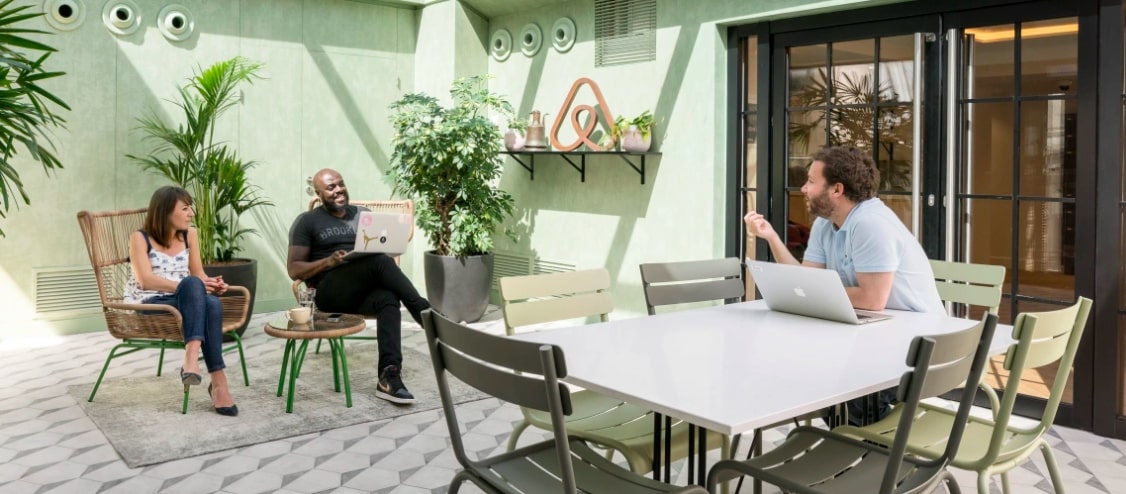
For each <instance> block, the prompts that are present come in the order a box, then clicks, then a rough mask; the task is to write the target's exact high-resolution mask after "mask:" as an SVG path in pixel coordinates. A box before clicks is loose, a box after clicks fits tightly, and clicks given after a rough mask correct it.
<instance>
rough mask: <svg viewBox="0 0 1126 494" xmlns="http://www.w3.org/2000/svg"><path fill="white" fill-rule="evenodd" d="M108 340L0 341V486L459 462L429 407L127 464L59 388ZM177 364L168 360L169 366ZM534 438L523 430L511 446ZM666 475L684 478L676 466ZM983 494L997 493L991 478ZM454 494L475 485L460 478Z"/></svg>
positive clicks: (319, 484) (1069, 478)
mask: <svg viewBox="0 0 1126 494" xmlns="http://www.w3.org/2000/svg"><path fill="white" fill-rule="evenodd" d="M269 316H270V314H260V315H258V316H256V317H255V319H254V321H253V322H252V324H251V326H250V329H248V331H247V337H246V338H245V340H244V342H245V345H246V348H247V354H248V358H253V356H254V355H256V354H258V353H261V352H262V351H264V350H265V349H268V348H270V347H269V345H280V344H281V343H280V341H278V340H274V339H272V338H269V337H268V336H266V335H265V334H264V333H262V331H261V330H260V329H258V328H261V326H262V324H263V323H264V322H265V321H266V320H267V318H268V317H269ZM404 319H406V320H409V318H404ZM491 319H492V322H486V323H484V324H483V326H484V327H485V328H486V329H488V330H491V331H497V332H503V329H502V328H501V327H500V326H499V324H498V322H497V321H496V315H495V314H494V315H493V316H492V317H491ZM114 343H115V340H113V339H112V338H111V337H109V336H108V335H107V334H104V333H93V334H82V335H75V336H67V337H61V338H50V339H47V340H24V341H12V342H5V343H2V344H0V362H3V372H2V373H0V493H3V494H9V493H12V494H15V493H25V492H26V493H72V492H73V493H93V492H105V493H119V492H120V493H148V492H168V493H194V492H200V493H202V492H223V493H238V494H241V493H258V492H292V493H318V492H339V493H358V492H376V493H385V492H390V493H429V492H445V490H446V485H447V483H448V482H449V480H450V479H451V478H452V476H453V474H454V472H455V471H456V469H457V462H456V460H455V459H454V457H453V454H452V453H451V451H450V450H449V449H448V446H447V444H448V443H447V441H448V433H447V431H446V426H445V423H444V421H443V420H441V414H440V413H439V412H438V411H436V410H432V411H426V412H419V413H415V414H410V415H405V416H402V417H399V418H396V419H393V420H384V421H379V422H371V423H366V424H360V425H355V426H350V427H345V428H341V429H335V430H329V431H325V432H321V433H316V434H308V435H304V436H300V437H292V438H288V439H283V440H278V441H272V442H268V443H262V444H257V445H254V446H249V447H245V448H240V449H235V450H230V451H223V452H219V453H214V454H209V455H204V456H199V457H194V458H186V459H181V460H176V461H170V462H167V463H162V464H157V465H151V466H147V467H142V468H135V469H131V468H128V467H126V466H125V464H124V463H123V462H122V461H121V460H120V459H119V458H118V456H117V453H116V452H115V451H114V450H113V448H112V447H111V446H110V444H109V443H108V442H107V441H106V438H105V436H103V435H102V433H101V432H100V431H99V430H98V429H97V427H95V426H94V424H93V423H92V422H91V421H90V420H89V419H88V418H87V417H86V416H85V414H84V413H83V412H82V410H81V409H80V408H79V407H78V405H77V404H76V403H75V401H74V399H72V398H71V397H70V396H69V395H68V394H67V393H66V387H67V386H68V385H71V384H86V383H89V384H92V383H93V380H94V378H95V377H96V375H92V374H93V373H96V372H97V369H98V368H99V366H100V365H101V364H102V361H103V359H104V358H105V356H106V355H107V353H108V351H109V349H110V348H111V347H112V345H113V344H114ZM425 344H426V342H425V337H424V336H423V335H422V333H421V332H420V331H419V330H418V328H417V326H415V327H406V328H404V346H409V347H417V348H424V347H425ZM152 359H153V354H152V352H139V353H137V354H133V355H129V356H126V357H123V358H121V359H119V360H118V361H115V362H114V365H112V366H111V368H110V371H109V374H108V375H109V376H127V375H132V374H134V373H147V372H151V369H152ZM178 361H179V357H178V356H177V355H175V354H173V355H171V356H169V362H171V364H169V365H171V366H172V367H171V368H172V369H174V368H175V367H176V366H178ZM408 365H411V364H408ZM414 365H417V366H418V367H419V369H418V370H422V369H428V367H422V366H423V365H424V363H417V364H414ZM166 371H167V369H166ZM408 384H409V383H408ZM236 399H237V394H236ZM458 414H459V419H461V420H462V421H463V427H466V428H467V430H468V434H467V436H466V444H467V448H468V449H469V450H471V453H479V454H483V455H487V454H490V453H491V452H493V451H496V450H499V449H502V448H503V446H504V444H505V441H506V439H507V437H508V432H509V431H511V429H512V425H513V423H514V422H515V421H517V420H518V419H519V418H520V412H519V410H518V409H516V408H515V407H513V406H512V405H508V404H503V403H500V402H498V401H497V400H494V399H486V400H481V401H476V402H471V403H466V404H463V405H460V406H459V408H458ZM785 433H786V428H781V429H776V430H773V431H770V432H768V434H767V436H766V440H767V443H768V444H770V443H773V442H776V441H780V440H781V439H782V438H784V437H785ZM541 437H545V436H544V435H543V434H537V433H533V432H529V433H525V434H524V437H522V438H521V442H522V443H523V442H525V441H527V442H531V441H535V440H538V439H539V438H541ZM1049 441H1050V442H1051V443H1052V446H1053V448H1054V449H1055V452H1056V456H1057V459H1058V460H1059V462H1060V466H1061V468H1062V470H1063V476H1064V479H1065V481H1066V482H1067V487H1068V491H1069V492H1072V493H1088V492H1090V493H1097V492H1102V493H1114V492H1126V442H1124V441H1119V440H1114V439H1107V438H1103V437H1098V436H1094V435H1092V434H1089V433H1086V432H1082V431H1077V430H1073V429H1067V428H1062V427H1056V428H1054V429H1053V430H1052V431H1051V433H1050V437H1049ZM744 443H746V441H745V442H744ZM745 447H746V446H744V447H743V448H745ZM674 471H675V472H676V473H678V474H681V475H679V476H682V473H683V472H681V471H680V468H679V466H674ZM1045 473H1046V470H1045V468H1044V466H1043V462H1042V460H1041V459H1040V458H1039V456H1036V457H1035V459H1034V460H1033V461H1032V462H1029V463H1026V464H1025V466H1023V467H1021V468H1018V469H1017V470H1016V471H1014V472H1013V473H1012V474H1011V477H1012V482H1013V490H1014V492H1015V493H1037V492H1050V491H1051V486H1050V484H1049V483H1048V482H1047V480H1045V478H1046V477H1045ZM955 475H956V476H957V477H958V479H959V484H960V485H961V486H962V487H963V489H964V490H966V491H967V492H974V491H975V490H976V480H975V477H974V476H973V475H972V474H969V473H967V472H963V471H955ZM991 491H992V492H1000V488H999V485H998V484H997V483H996V482H994V484H993V486H992V487H991ZM463 492H479V491H478V490H477V489H475V488H473V487H472V486H466V488H465V489H464V490H463ZM744 492H746V491H744ZM767 492H777V491H776V490H771V489H769V488H768V489H767Z"/></svg>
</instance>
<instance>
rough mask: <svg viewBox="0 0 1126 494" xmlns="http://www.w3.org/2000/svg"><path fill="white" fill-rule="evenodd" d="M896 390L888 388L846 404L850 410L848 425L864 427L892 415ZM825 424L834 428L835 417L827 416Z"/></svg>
mask: <svg viewBox="0 0 1126 494" xmlns="http://www.w3.org/2000/svg"><path fill="white" fill-rule="evenodd" d="M895 395H896V388H888V389H885V390H882V391H877V392H876V393H873V394H870V395H867V396H861V397H860V398H853V399H851V400H848V401H846V402H845V407H846V408H847V410H848V424H849V425H852V426H856V427H863V426H866V425H868V424H873V423H876V422H878V421H880V420H883V418H884V417H887V416H888V414H889V413H891V403H892V402H893V401H895ZM825 424H826V425H828V426H830V427H833V426H834V425H835V424H833V417H832V416H831V415H826V416H825Z"/></svg>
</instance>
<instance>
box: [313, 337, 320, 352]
mask: <svg viewBox="0 0 1126 494" xmlns="http://www.w3.org/2000/svg"><path fill="white" fill-rule="evenodd" d="M313 353H314V354H316V355H320V354H321V340H317V348H316V349H315V350H313Z"/></svg>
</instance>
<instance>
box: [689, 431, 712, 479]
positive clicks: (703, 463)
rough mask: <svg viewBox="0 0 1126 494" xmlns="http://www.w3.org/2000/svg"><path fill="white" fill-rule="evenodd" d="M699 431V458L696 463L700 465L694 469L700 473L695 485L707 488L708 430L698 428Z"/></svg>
mask: <svg viewBox="0 0 1126 494" xmlns="http://www.w3.org/2000/svg"><path fill="white" fill-rule="evenodd" d="M699 429H700V447H699V448H698V450H699V452H700V456H699V458H698V460H697V461H699V462H700V464H699V465H698V466H697V467H696V471H697V472H700V475H699V476H697V477H696V480H697V481H698V482H697V483H698V484H700V485H701V486H704V487H707V485H708V475H707V473H708V470H707V466H708V430H707V429H705V428H703V427H700V428H699ZM689 461H692V460H691V458H689Z"/></svg>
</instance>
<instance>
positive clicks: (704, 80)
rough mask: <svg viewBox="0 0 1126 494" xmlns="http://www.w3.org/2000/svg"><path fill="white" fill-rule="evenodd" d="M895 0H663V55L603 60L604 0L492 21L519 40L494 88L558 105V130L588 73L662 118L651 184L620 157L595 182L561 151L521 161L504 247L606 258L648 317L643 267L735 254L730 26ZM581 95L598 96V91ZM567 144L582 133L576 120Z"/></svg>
mask: <svg viewBox="0 0 1126 494" xmlns="http://www.w3.org/2000/svg"><path fill="white" fill-rule="evenodd" d="M875 3H886V2H862V1H854V2H849V1H828V2H812V1H805V2H803V1H796V0H770V1H756V2H745V1H735V0H733V1H707V2H700V1H689V0H660V1H658V3H657V29H658V33H657V41H656V60H654V61H651V62H639V63H630V64H625V65H617V66H610V67H595V41H594V2H593V1H570V2H561V3H559V4H558V5H554V6H550V7H544V8H540V9H536V10H534V11H528V12H522V13H518V14H511V15H506V16H498V17H495V18H493V19H491V22H490V25H489V30H490V31H489V35H490V37H491V36H492V33H493V32H495V31H496V30H498V29H507V30H508V31H509V32H511V33H512V36H513V39H514V42H513V44H514V49H513V53H512V55H511V56H510V57H509V58H508V59H507V60H506V61H503V62H498V61H496V60H494V59H492V58H491V57H490V61H489V71H490V73H492V74H495V75H496V78H495V79H494V81H493V84H492V87H493V88H494V90H496V91H497V92H499V93H501V94H506V95H508V97H509V98H510V100H511V101H512V103H513V105H514V106H516V107H517V108H518V109H519V110H520V112H521V113H524V114H527V112H529V111H531V110H533V109H538V110H540V111H543V112H546V113H548V114H549V115H548V117H547V118H548V122H547V128H548V131H549V132H550V129H551V124H552V123H554V122H555V120H556V119H558V118H569V117H568V116H567V115H560V114H559V113H560V107H561V105H562V104H563V101H564V98H565V97H566V95H567V92H568V91H569V90H570V88H571V85H572V84H573V83H574V81H575V80H576V79H577V78H580V77H589V78H591V79H593V80H594V81H595V82H596V83H597V84H598V85H599V86H600V87H601V90H602V94H603V96H604V97H605V100H606V103H607V106H608V107H609V108H610V109H611V111H612V113H613V114H614V115H626V116H627V117H631V118H632V117H633V116H635V115H637V114H639V113H641V112H642V111H644V110H647V109H648V110H651V111H652V112H653V113H654V114H655V115H656V116H657V121H658V124H657V127H656V131H655V137H654V148H655V149H656V150H658V151H660V152H661V153H662V155H661V156H660V157H659V158H657V159H651V160H650V161H649V163H648V170H647V172H646V184H645V185H641V184H639V176H638V174H637V173H636V172H635V171H634V170H632V169H631V168H630V167H629V166H628V165H626V164H625V163H624V162H622V161H621V160H620V159H619V158H617V157H591V158H588V159H587V172H586V183H581V182H580V181H579V173H578V172H576V171H575V170H574V169H572V168H571V166H570V165H568V164H567V163H566V162H564V161H562V160H560V159H557V158H545V157H541V158H540V159H538V160H537V161H536V170H535V180H529V174H528V172H527V171H525V170H524V169H523V168H522V167H521V166H520V165H519V164H517V163H516V162H515V161H513V160H511V159H509V160H508V164H507V168H506V171H505V176H504V179H503V181H502V186H503V187H504V188H505V189H506V190H508V191H509V192H510V193H512V194H513V196H514V197H515V199H516V205H517V207H518V209H519V217H518V218H517V220H516V221H514V222H513V223H512V224H511V225H510V226H514V227H515V229H516V230H517V231H520V232H522V238H521V240H520V242H519V243H517V244H512V243H511V242H508V241H507V240H500V241H499V242H498V249H499V250H504V251H509V252H511V253H514V254H517V255H523V256H530V257H533V258H538V259H542V260H545V261H553V262H560V263H565V264H571V265H574V266H575V268H576V269H591V268H598V267H606V268H607V269H609V271H610V274H611V278H612V280H613V287H612V291H613V293H614V297H615V305H616V311H615V312H616V313H617V314H624V315H629V314H644V313H645V302H644V295H643V294H642V290H641V280H640V274H639V271H638V265H639V264H640V263H646V262H663V261H678V260H697V259H708V258H716V257H722V256H723V255H724V245H723V238H724V231H725V228H726V227H727V225H724V221H725V218H724V201H725V198H726V197H727V196H728V195H729V194H731V193H732V190H733V187H734V185H733V184H728V183H726V179H725V173H726V166H727V163H726V146H727V142H726V139H725V135H726V125H727V124H726V114H725V111H726V110H725V109H726V108H727V107H728V104H729V103H728V100H727V89H726V80H727V60H726V56H727V54H726V49H727V42H726V36H727V27H726V26H727V25H735V24H742V23H748V22H754V21H756V20H762V19H769V18H777V17H782V16H794V15H804V14H808V13H811V12H818V11H824V10H830V9H841V8H851V7H856V6H860V5H872V4H875ZM560 17H569V18H571V19H572V20H573V21H575V24H576V26H577V41H576V43H575V45H574V47H573V48H572V49H571V50H570V51H569V52H566V53H559V52H557V51H556V50H555V49H553V48H552V46H551V44H550V40H551V38H550V34H551V33H550V31H551V27H552V25H553V24H554V23H555V21H556V19H558V18H560ZM528 23H535V24H538V25H539V27H540V29H541V30H542V31H543V32H544V33H545V35H544V38H545V42H544V46H543V47H542V48H541V49H540V51H539V52H538V53H537V54H536V55H534V56H531V57H528V56H525V55H524V54H522V53H521V52H520V49H519V44H518V43H519V41H518V40H519V34H520V32H521V31H522V29H523V28H524V26H525V25H526V24H528ZM578 102H579V103H585V104H591V105H594V104H595V100H594V98H593V96H592V95H591V93H590V91H589V89H583V90H581V91H580V93H579V96H578ZM563 128H564V129H565V131H564V132H562V133H561V134H562V135H563V136H566V138H562V139H561V140H562V141H563V142H570V141H573V140H574V135H575V134H574V132H573V131H570V130H569V129H570V125H569V123H564V125H563Z"/></svg>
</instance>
